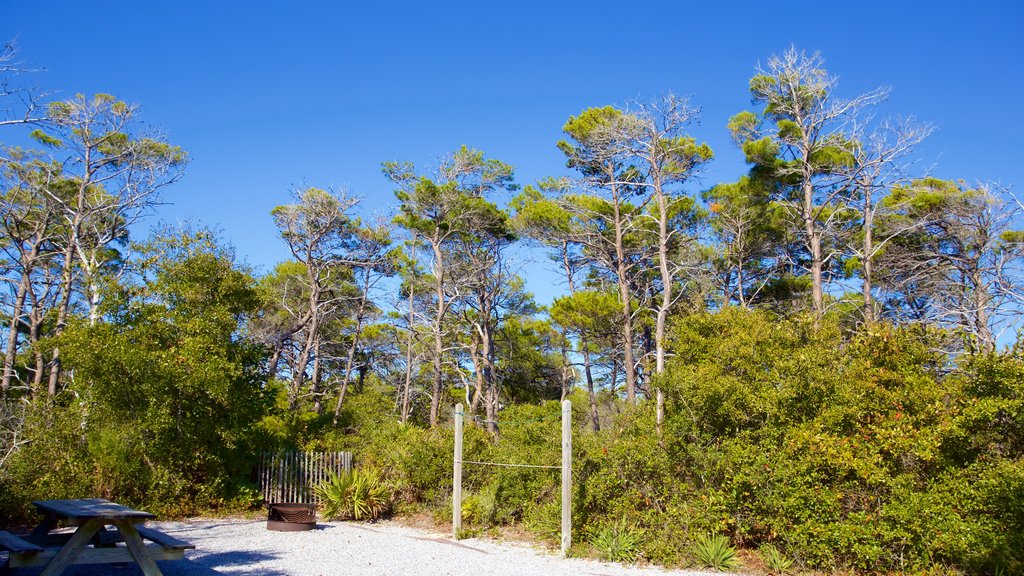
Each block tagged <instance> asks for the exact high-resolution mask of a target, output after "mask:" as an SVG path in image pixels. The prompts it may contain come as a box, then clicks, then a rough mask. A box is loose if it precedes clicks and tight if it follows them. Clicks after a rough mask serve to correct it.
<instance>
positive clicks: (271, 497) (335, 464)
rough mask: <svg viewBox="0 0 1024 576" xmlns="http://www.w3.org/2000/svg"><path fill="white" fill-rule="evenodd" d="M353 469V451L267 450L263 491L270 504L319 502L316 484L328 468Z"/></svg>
mask: <svg viewBox="0 0 1024 576" xmlns="http://www.w3.org/2000/svg"><path fill="white" fill-rule="evenodd" d="M342 471H345V472H351V471H352V453H351V452H299V451H290V452H264V453H263V454H261V455H260V463H259V467H258V469H257V471H256V474H257V476H258V477H259V483H260V493H261V494H262V495H263V501H264V502H266V503H267V504H271V503H275V502H297V503H302V504H319V503H320V500H319V498H317V495H316V492H315V491H314V490H313V487H314V486H316V485H317V484H319V483H321V482H323V481H324V480H326V479H327V473H328V472H334V473H337V474H340V473H341V472H342Z"/></svg>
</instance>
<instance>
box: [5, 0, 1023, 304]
mask: <svg viewBox="0 0 1024 576" xmlns="http://www.w3.org/2000/svg"><path fill="white" fill-rule="evenodd" d="M923 6H924V5H923V4H921V5H918V3H913V2H899V1H894V0H889V1H886V2H873V1H872V2H868V1H856V2H855V1H847V2H787V3H774V2H773V3H765V2H758V3H748V4H744V3H741V2H729V1H720V2H699V3H698V2H687V1H677V2H632V3H626V2H616V3H605V2H561V3H556V2H553V1H551V2H543V3H540V2H526V1H520V2H506V3H499V2H473V3H453V2H446V3H440V2H438V3H426V2H419V3H412V2H409V3H395V2H380V3H376V4H374V5H370V3H363V2H359V3H356V2H295V3H284V2H260V1H251V2H237V3H228V2H216V1H212V0H207V1H205V2H193V1H179V2H152V3H150V2H138V1H137V0H136V1H132V2H128V1H113V2H80V1H79V2H70V1H64V0H59V1H50V2H45V3H43V2H34V1H27V0H4V1H3V2H2V4H0V39H8V38H17V42H18V45H19V46H20V51H21V57H22V59H24V60H27V61H29V62H31V63H32V64H34V65H36V66H40V67H45V68H46V69H47V71H46V72H45V73H44V74H42V75H41V76H40V78H39V82H40V83H41V84H42V85H43V86H45V87H48V88H52V89H56V90H59V92H60V94H61V95H64V96H70V95H72V94H74V93H76V92H84V93H93V92H107V93H111V94H114V95H116V96H118V97H119V98H122V99H125V100H127V101H130V102H134V103H138V104H140V105H141V106H142V111H143V115H144V117H145V119H146V120H147V121H149V122H150V123H152V124H155V125H157V126H159V127H161V128H162V130H163V131H164V132H165V133H166V134H167V136H168V138H169V140H170V141H172V142H173V143H176V144H178V145H181V146H182V147H183V148H185V149H186V150H187V151H188V152H189V153H190V155H191V164H190V166H189V168H188V172H187V174H186V175H185V177H184V179H183V180H182V181H181V182H180V183H179V184H176V185H175V186H174V187H172V188H169V189H167V190H166V193H165V200H166V201H168V202H170V203H171V204H170V205H168V206H164V207H162V208H161V209H160V210H159V213H158V214H157V216H156V217H154V218H153V219H152V220H151V221H156V220H157V219H164V220H168V221H175V220H179V219H193V220H198V221H201V222H203V223H206V224H209V225H213V226H217V227H219V228H221V229H222V231H223V233H224V236H225V237H226V238H227V239H228V240H229V241H231V242H232V243H233V244H234V245H235V247H236V248H237V251H238V254H239V255H240V256H241V257H243V258H244V259H245V260H247V261H248V262H250V263H252V264H254V265H256V266H258V267H260V268H261V269H263V270H268V269H269V268H270V267H271V266H273V265H274V264H275V263H276V262H278V261H280V260H282V259H284V258H286V256H287V253H286V251H285V249H284V248H283V246H282V244H281V242H280V240H278V238H277V236H276V232H275V229H274V227H273V224H272V222H271V219H270V210H271V209H272V208H273V207H274V206H275V205H278V204H281V203H285V202H288V200H289V191H290V190H292V189H293V188H295V187H296V186H300V185H303V184H307V185H316V186H320V187H335V188H340V187H346V188H348V189H349V190H350V191H351V192H352V193H354V194H356V195H359V196H362V197H364V210H365V211H366V212H367V213H375V212H379V213H385V212H390V210H391V209H392V208H393V206H394V199H393V195H392V191H391V187H390V186H389V184H388V183H387V182H386V181H385V180H384V179H383V177H382V176H381V175H380V163H381V162H382V161H384V160H412V161H414V162H416V163H417V164H421V165H429V164H430V163H431V162H432V161H433V159H434V158H436V157H437V156H439V155H441V154H443V153H445V152H446V151H450V150H453V149H455V148H456V147H458V146H459V145H461V144H467V145H470V146H472V147H476V148H479V149H481V150H484V151H485V152H486V153H488V154H489V155H490V156H492V157H495V158H499V159H502V160H504V161H506V162H509V163H511V164H512V165H514V166H515V167H516V169H517V174H518V180H519V182H520V183H530V182H533V181H535V180H537V179H539V178H542V177H544V176H547V175H556V174H561V173H563V172H564V162H563V159H562V157H561V155H560V153H559V152H558V151H557V150H556V149H555V147H554V143H555V141H556V140H558V138H559V137H560V128H561V126H562V124H563V123H564V122H565V120H566V119H567V118H568V116H570V115H572V114H576V113H578V112H579V111H580V110H582V109H584V108H586V107H590V106H601V105H605V104H620V103H623V102H624V101H625V100H628V99H631V98H637V97H640V98H651V97H654V96H656V95H658V94H659V93H662V92H665V91H673V92H675V93H677V94H680V95H684V96H689V97H690V98H691V102H692V103H693V104H695V105H698V106H700V107H702V108H703V114H702V118H703V120H702V125H700V126H697V127H695V128H694V130H693V132H694V135H695V136H696V137H697V138H699V139H702V140H706V141H707V142H708V143H709V144H711V146H712V147H713V148H714V150H715V153H716V159H715V160H714V162H713V163H712V165H711V168H710V170H709V171H708V172H707V173H706V175H705V177H704V180H703V183H700V184H695V185H694V190H695V191H696V190H698V189H700V188H701V187H703V186H706V185H709V184H712V183H715V182H719V181H727V180H734V179H736V178H737V177H738V176H740V175H741V174H742V173H743V172H744V171H745V167H744V165H743V162H742V158H741V156H740V154H739V153H738V152H737V151H736V150H734V149H733V147H732V145H731V144H730V142H729V139H728V134H727V132H726V130H725V123H726V120H727V119H728V117H729V116H731V115H732V114H734V113H736V112H738V111H740V110H743V109H746V108H749V107H750V103H749V94H748V91H747V81H748V80H749V78H750V76H751V75H752V73H753V69H754V66H755V64H756V63H757V62H758V61H759V60H760V61H763V60H765V59H766V58H767V57H768V56H769V55H770V54H772V53H776V52H780V51H782V50H784V49H785V48H786V47H787V46H789V45H790V44H793V45H795V46H797V47H798V48H801V49H805V50H808V51H814V50H817V51H820V52H821V53H822V54H823V56H824V57H825V60H826V65H827V67H828V69H829V70H830V71H831V72H832V73H834V74H836V75H838V76H839V77H840V88H839V93H840V95H842V94H846V95H853V94H857V93H860V92H863V91H866V90H869V89H871V88H874V87H877V86H882V85H885V86H891V87H892V88H893V93H892V96H891V98H890V100H889V102H888V103H887V105H886V112H887V113H893V114H912V115H915V116H917V117H918V118H920V119H922V120H928V121H932V122H935V123H936V124H937V125H938V127H939V131H938V132H937V133H936V134H935V135H934V136H933V137H932V138H931V139H930V140H929V141H928V142H927V143H926V145H924V146H923V147H922V148H921V152H922V153H923V156H924V158H925V163H924V164H923V165H927V166H933V167H934V168H933V170H932V172H933V174H934V175H936V176H939V177H942V178H963V179H967V180H971V181H973V180H979V179H982V180H992V181H996V182H1000V183H1002V184H1004V185H1009V186H1012V187H1013V189H1014V190H1016V191H1017V192H1021V187H1022V186H1024V167H1022V166H1024V162H1022V158H1024V146H1022V145H1021V138H1022V136H1024V115H1022V111H1021V108H1022V106H1021V105H1022V104H1024V58H1022V57H1024V39H1022V36H1024V33H1022V30H1021V28H1022V25H1024V8H1022V7H1021V6H1020V5H1019V4H1018V3H1017V2H1011V1H1002V2H984V1H981V2H970V3H963V2H955V3H954V2H943V1H937V2H930V3H928V4H927V6H928V8H924V7H923ZM525 274H526V275H527V276H528V279H529V280H531V282H530V287H531V289H533V290H534V291H535V292H536V293H537V295H538V297H539V299H540V300H541V301H542V302H546V301H548V300H549V299H550V297H551V294H553V293H554V292H552V290H551V288H550V287H549V285H550V282H549V279H550V276H549V275H547V274H542V273H541V272H539V271H536V270H535V269H534V268H529V267H528V268H526V269H525Z"/></svg>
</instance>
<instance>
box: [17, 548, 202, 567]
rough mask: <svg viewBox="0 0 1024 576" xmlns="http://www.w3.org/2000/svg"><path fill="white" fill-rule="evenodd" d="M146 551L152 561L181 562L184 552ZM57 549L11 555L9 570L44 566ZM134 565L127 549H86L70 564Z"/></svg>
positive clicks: (174, 550) (172, 550)
mask: <svg viewBox="0 0 1024 576" xmlns="http://www.w3.org/2000/svg"><path fill="white" fill-rule="evenodd" d="M146 551H147V552H148V553H149V555H150V557H151V558H153V560H159V561H164V560H181V559H182V558H184V557H185V551H184V550H182V549H178V548H165V547H163V546H160V545H159V544H147V545H146ZM57 552H58V549H57V548H47V549H44V550H43V551H42V552H39V553H37V554H27V553H13V552H12V553H11V559H10V567H11V568H30V567H33V566H45V565H46V563H47V562H49V561H50V560H51V559H52V558H53V557H54V556H56V555H57ZM119 562H124V563H134V562H135V559H134V558H132V555H131V552H129V551H128V548H124V547H118V548H86V549H84V550H82V553H81V554H79V555H78V557H77V558H75V561H74V562H72V564H113V563H119Z"/></svg>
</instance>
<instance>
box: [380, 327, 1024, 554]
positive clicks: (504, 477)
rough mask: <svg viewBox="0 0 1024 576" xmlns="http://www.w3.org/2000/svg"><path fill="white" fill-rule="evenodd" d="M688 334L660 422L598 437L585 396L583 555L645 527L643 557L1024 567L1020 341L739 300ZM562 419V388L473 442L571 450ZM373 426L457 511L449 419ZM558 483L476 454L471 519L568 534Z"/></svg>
mask: <svg viewBox="0 0 1024 576" xmlns="http://www.w3.org/2000/svg"><path fill="white" fill-rule="evenodd" d="M936 341H937V340H936ZM674 343H675V349H676V351H677V353H676V357H675V358H674V360H673V362H672V363H671V365H670V370H669V372H668V373H667V374H666V375H665V377H664V378H663V379H662V380H661V381H660V384H661V385H662V386H663V388H664V389H665V391H666V394H667V399H668V400H667V401H668V407H667V413H668V417H667V420H666V422H665V425H664V432H663V434H662V435H661V436H658V435H657V434H656V433H655V432H654V430H655V425H654V414H653V410H652V409H651V407H650V406H649V405H646V404H641V405H640V406H638V407H635V408H633V409H629V410H626V411H625V412H623V413H622V414H621V415H620V416H619V417H618V418H617V419H616V421H615V424H614V426H612V427H608V428H606V429H604V430H602V431H601V432H599V433H592V432H590V431H589V430H587V429H586V426H585V425H583V422H584V420H583V419H584V418H585V416H584V412H585V406H586V403H585V400H584V398H583V397H582V396H579V397H574V399H575V400H577V402H575V403H574V406H575V410H576V422H577V426H576V432H575V440H574V495H573V498H574V518H573V523H574V540H575V542H576V544H575V546H576V550H577V551H579V552H582V553H586V551H587V549H592V550H593V552H594V553H596V554H601V555H606V556H607V555H609V554H612V553H613V552H614V553H616V555H617V557H622V556H621V555H619V552H618V549H619V548H620V546H619V544H621V542H619V540H621V539H620V538H618V536H619V535H621V534H626V533H627V532H628V536H629V538H628V540H631V541H632V540H633V539H634V538H638V539H639V543H638V545H637V549H638V552H639V555H640V556H642V557H644V558H647V559H649V560H652V561H655V562H659V563H665V564H670V565H678V564H683V565H695V564H699V563H701V562H706V560H703V561H702V560H700V559H699V558H697V552H696V551H697V550H699V549H700V546H699V545H698V544H699V542H700V541H710V539H709V535H722V536H726V537H728V539H729V541H731V542H732V543H733V544H736V545H739V546H741V547H743V548H745V549H746V550H748V551H749V552H747V554H748V556H749V555H753V554H758V555H760V556H762V557H763V560H764V561H765V562H774V563H775V564H776V565H778V564H780V563H781V564H785V562H786V561H788V560H789V559H792V560H795V562H796V563H797V564H799V565H801V566H804V567H810V568H822V569H835V568H838V569H845V568H856V569H861V570H867V571H876V570H877V571H890V570H901V571H917V570H930V569H942V567H955V568H959V569H961V570H966V571H968V572H972V573H991V572H992V571H994V570H997V569H999V568H1000V567H1001V568H1002V569H1005V570H1008V571H1009V573H1012V572H1013V571H1014V570H1019V569H1020V567H1021V566H1022V564H1021V563H1022V561H1024V557H1022V553H1021V550H1022V549H1024V541H1022V534H1024V453H1022V449H1021V448H1022V442H1021V440H1022V438H1024V435H1022V431H1024V425H1022V416H1021V414H1022V413H1024V410H1022V406H1021V401H1022V397H1024V388H1022V386H1024V385H1022V382H1024V362H1022V360H1021V358H1020V357H1018V356H1016V355H1014V354H1009V355H1005V356H988V357H976V358H966V359H964V360H963V362H962V363H961V364H960V365H959V366H958V365H955V364H954V363H953V362H952V361H951V359H950V358H947V357H946V356H944V355H943V354H941V353H938V352H935V351H934V348H933V346H932V344H933V341H932V336H931V335H929V334H928V333H925V332H919V331H915V330H911V329H905V330H898V329H894V328H891V327H888V326H875V327H872V328H871V329H869V330H866V331H863V332H860V333H843V332H842V330H841V328H840V326H839V325H838V324H837V323H833V322H829V321H824V322H822V323H821V324H820V325H819V326H818V327H815V326H814V325H813V323H812V322H810V321H806V322H805V321H804V320H800V319H794V320H779V319H778V318H775V317H773V316H771V315H768V314H766V313H758V312H745V311H740V310H725V311H722V312H719V313H716V314H706V315H699V316H694V317H691V318H689V319H688V320H686V321H684V322H683V323H682V324H681V325H679V326H678V327H677V329H676V332H675V340H674ZM558 417H559V415H558V406H557V403H556V402H549V403H546V404H544V405H540V406H524V405H516V406H509V407H507V408H506V409H505V410H503V411H502V414H501V419H502V421H503V422H506V424H505V425H502V426H501V434H500V437H499V440H498V441H496V442H491V441H489V440H488V439H487V437H486V436H485V434H484V433H483V432H482V430H481V429H480V428H479V427H470V428H468V429H467V432H466V448H465V450H466V452H465V454H466V456H465V458H466V459H467V460H482V461H494V462H528V463H542V464H552V463H557V462H558V454H559V442H558V438H559V430H558ZM370 435H371V436H378V435H379V437H380V438H387V439H388V440H387V441H386V442H384V444H386V445H389V446H393V447H395V448H393V449H392V450H390V451H380V450H378V451H377V452H376V454H378V455H377V456H374V457H373V458H374V459H376V460H377V461H378V462H379V463H382V465H383V466H384V467H385V468H387V469H389V470H390V472H391V474H392V476H393V477H396V478H400V479H401V481H400V482H399V484H404V485H405V486H406V493H407V494H409V495H410V496H412V497H415V498H417V499H419V500H420V501H421V502H429V503H432V505H433V506H434V507H435V509H437V510H439V514H438V517H439V519H440V520H442V521H444V520H446V519H447V517H448V516H447V514H449V513H450V491H451V479H450V462H451V461H450V456H449V455H450V453H451V437H450V431H447V432H434V433H429V432H428V433H425V432H422V431H421V430H418V429H415V428H406V429H402V428H401V427H399V426H397V425H395V426H393V427H391V428H388V427H385V430H380V431H377V432H372V433H371V434H370ZM410 442H412V446H415V447H410ZM399 446H401V447H400V448H399ZM413 452H415V456H413V455H412V454H413ZM381 455H383V456H381ZM424 480H426V481H424ZM558 481H559V479H558V473H557V471H554V470H552V471H544V470H529V469H526V470H524V469H507V468H490V467H486V468H485V467H480V466H475V465H467V466H466V467H465V480H464V485H465V489H466V498H465V502H464V506H463V511H462V512H463V522H464V526H465V527H466V530H467V531H468V532H470V533H473V532H476V531H480V530H486V529H488V528H490V527H492V526H497V525H502V524H509V523H522V524H523V525H525V526H526V527H527V528H529V529H531V530H533V531H534V532H536V533H537V534H538V535H540V536H542V537H549V538H551V539H552V541H554V540H555V539H556V538H557V535H558V517H559V490H558ZM445 506H448V508H445ZM627 548H628V547H627ZM757 549H760V550H762V552H760V553H758V552H755V550H757ZM634 554H635V553H634V552H631V551H630V552H628V556H633V555H634ZM770 556H771V557H772V558H769V557H770Z"/></svg>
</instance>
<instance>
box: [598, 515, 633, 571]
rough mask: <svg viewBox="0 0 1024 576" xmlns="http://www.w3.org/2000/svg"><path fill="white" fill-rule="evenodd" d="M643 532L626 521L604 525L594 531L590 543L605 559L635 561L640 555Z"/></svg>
mask: <svg viewBox="0 0 1024 576" xmlns="http://www.w3.org/2000/svg"><path fill="white" fill-rule="evenodd" d="M642 539H643V533H642V532H641V531H640V530H638V529H637V528H636V527H635V526H629V525H627V524H626V523H625V522H619V523H616V524H610V525H607V526H603V527H601V528H599V529H598V530H597V531H595V532H594V535H593V536H592V537H591V538H590V544H591V546H593V547H594V549H596V550H597V553H598V555H599V556H601V558H602V559H604V560H609V561H612V562H635V561H636V559H637V558H638V557H639V555H640V543H641V541H642Z"/></svg>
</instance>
